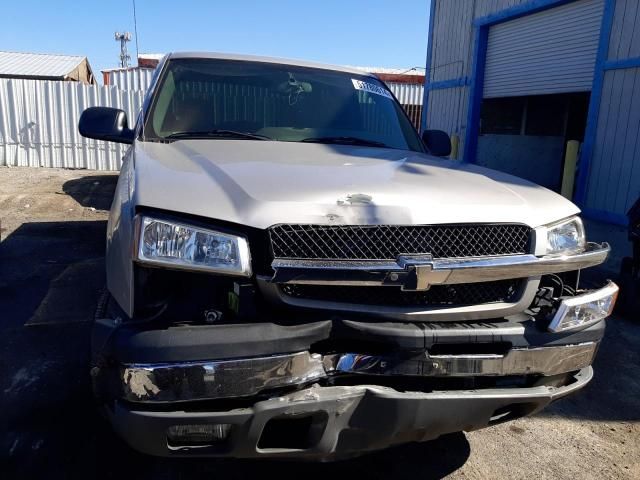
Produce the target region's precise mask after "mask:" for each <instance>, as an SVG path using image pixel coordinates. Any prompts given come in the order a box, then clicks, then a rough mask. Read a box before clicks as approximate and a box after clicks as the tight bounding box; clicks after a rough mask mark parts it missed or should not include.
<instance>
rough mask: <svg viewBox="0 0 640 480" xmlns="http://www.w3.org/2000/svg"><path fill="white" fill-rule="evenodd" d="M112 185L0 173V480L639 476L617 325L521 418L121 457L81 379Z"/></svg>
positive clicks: (638, 443) (103, 180) (635, 405)
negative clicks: (579, 388)
mask: <svg viewBox="0 0 640 480" xmlns="http://www.w3.org/2000/svg"><path fill="white" fill-rule="evenodd" d="M116 179H117V177H116V176H115V175H113V174H104V173H99V172H88V171H69V170H53V169H41V170H37V169H18V168H0V221H1V222H2V224H1V226H0V228H1V232H0V235H1V238H2V243H0V338H1V339H2V340H1V341H0V391H1V392H2V393H1V394H0V432H2V433H1V434H0V477H1V478H22V479H24V478H48V479H57V478H83V479H84V478H123V479H124V478H136V479H140V480H142V479H152V478H153V479H158V478H160V479H165V478H167V479H169V478H179V479H191V478H213V477H216V478H227V479H229V480H231V479H239V478H256V477H258V476H260V477H265V476H267V475H269V476H271V475H274V476H275V475H277V476H278V478H289V477H291V478H297V479H301V478H324V479H326V478H342V477H347V476H349V477H357V478H368V479H377V478H397V479H401V478H411V479H417V478H419V479H423V478H442V477H447V478H454V479H479V478H532V477H533V478H594V479H595V478H597V479H601V478H634V479H635V478H640V347H639V345H640V321H638V320H635V321H634V319H623V318H618V317H614V318H612V319H610V320H609V325H608V329H607V335H606V338H605V341H604V342H603V345H602V347H601V349H600V353H599V356H598V360H597V362H596V364H595V371H596V377H595V380H594V381H593V382H592V383H591V384H590V385H589V386H588V387H587V389H585V390H584V391H583V392H581V393H579V394H578V395H576V396H574V397H571V398H569V399H566V400H564V401H561V402H558V403H556V404H554V405H553V406H551V407H550V408H548V409H547V410H545V411H544V412H542V413H541V414H538V415H536V416H534V417H531V418H526V419H521V420H517V421H515V422H511V423H507V424H503V425H499V426H496V427H493V428H490V429H487V430H482V431H478V432H471V433H466V434H462V433H461V434H456V435H451V436H447V437H445V438H441V439H439V440H437V441H434V442H429V443H425V444H418V445H408V446H403V447H398V448H394V449H391V450H388V451H385V452H381V453H377V454H373V455H369V456H366V457H363V458H360V459H356V460H351V461H347V462H341V463H335V464H326V465H309V464H299V463H285V462H266V461H261V462H238V461H224V462H220V461H196V462H193V461H188V462H186V461H168V460H164V459H156V458H151V457H145V456H142V455H139V454H137V453H135V452H133V451H131V450H130V449H129V448H128V447H126V446H125V445H123V444H122V442H120V440H119V439H118V438H117V437H115V435H114V434H112V432H111V431H110V429H109V427H108V425H107V424H106V423H105V422H104V421H103V420H102V419H101V417H100V416H99V415H98V414H97V412H96V410H95V407H94V405H93V403H92V398H91V391H90V386H89V378H88V372H87V364H88V355H89V331H90V327H91V320H92V317H93V313H94V309H95V304H96V301H97V299H98V296H99V294H100V289H101V288H102V285H103V283H104V281H103V278H104V267H103V264H102V261H103V252H104V230H105V227H106V218H107V210H108V208H109V205H110V203H111V195H112V192H113V189H114V187H115V183H116ZM594 240H603V239H594ZM604 240H606V239H604Z"/></svg>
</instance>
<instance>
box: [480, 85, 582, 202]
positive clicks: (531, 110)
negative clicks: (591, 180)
mask: <svg viewBox="0 0 640 480" xmlns="http://www.w3.org/2000/svg"><path fill="white" fill-rule="evenodd" d="M589 97H590V93H589V92H577V93H562V94H554V95H529V96H519V97H504V98H487V99H484V100H483V102H482V110H481V118H480V138H479V139H478V157H477V158H478V160H477V162H478V164H480V165H483V166H486V167H489V168H493V169H496V170H500V171H503V172H506V173H510V174H513V175H516V176H518V177H522V178H526V179H527V180H531V181H532V182H535V183H537V184H539V185H542V186H544V187H547V188H550V189H551V190H555V191H557V192H559V191H560V187H561V184H562V173H563V168H564V157H565V151H566V145H567V142H568V141H569V140H577V141H578V142H580V143H582V142H583V140H584V132H585V128H586V124H587V111H588V108H589Z"/></svg>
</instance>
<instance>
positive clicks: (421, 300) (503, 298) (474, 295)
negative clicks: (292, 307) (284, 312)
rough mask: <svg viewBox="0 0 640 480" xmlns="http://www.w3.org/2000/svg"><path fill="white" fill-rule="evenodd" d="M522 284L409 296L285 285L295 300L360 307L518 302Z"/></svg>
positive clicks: (389, 290) (443, 288)
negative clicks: (351, 304) (348, 304)
mask: <svg viewBox="0 0 640 480" xmlns="http://www.w3.org/2000/svg"><path fill="white" fill-rule="evenodd" d="M521 285H522V280H517V279H516V280H500V281H496V282H484V283H463V284H458V285H434V286H432V287H431V288H430V289H429V290H427V291H420V292H413V291H410V292H405V291H402V290H401V289H400V287H345V286H327V285H303V284H287V285H282V287H281V288H282V293H284V294H285V295H288V296H290V297H293V298H299V299H306V300H318V301H324V302H337V303H353V304H359V305H389V306H406V307H410V306H420V307H424V306H434V307H435V306H448V307H452V306H463V305H482V304H487V303H499V302H514V301H517V297H518V294H519V292H520V290H521V289H520V286H521Z"/></svg>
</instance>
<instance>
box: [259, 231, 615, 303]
mask: <svg viewBox="0 0 640 480" xmlns="http://www.w3.org/2000/svg"><path fill="white" fill-rule="evenodd" d="M609 251H610V247H609V244H608V243H606V242H605V243H602V244H597V243H592V242H589V243H588V244H587V247H586V249H585V251H584V252H582V253H578V254H574V255H561V256H543V257H536V256H535V255H508V256H498V257H485V258H450V259H432V258H431V257H430V256H413V257H407V256H401V257H400V258H399V259H398V260H397V261H389V262H382V261H373V262H368V261H359V262H344V261H326V260H323V261H319V260H288V259H280V258H276V259H275V260H274V261H273V262H272V264H271V266H272V268H273V269H274V270H275V274H274V275H273V277H272V278H271V279H270V281H271V282H274V283H301V284H311V285H360V286H366V285H369V286H384V285H395V286H401V287H402V288H403V289H404V290H408V291H413V290H428V289H429V287H430V286H431V285H442V284H446V285H449V284H459V283H476V282H489V281H495V280H507V279H511V278H526V277H532V276H537V275H545V274H549V273H560V272H568V271H572V270H579V269H582V268H587V267H592V266H595V265H599V264H601V263H603V262H604V261H605V260H606V258H607V256H608V255H609Z"/></svg>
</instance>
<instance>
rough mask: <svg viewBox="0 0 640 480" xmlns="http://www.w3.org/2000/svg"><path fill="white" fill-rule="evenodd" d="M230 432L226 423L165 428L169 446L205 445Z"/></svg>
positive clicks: (222, 438) (229, 427) (211, 443)
mask: <svg viewBox="0 0 640 480" xmlns="http://www.w3.org/2000/svg"><path fill="white" fill-rule="evenodd" d="M230 432H231V425H230V424H228V423H214V424H200V425H173V426H171V427H169V428H168V429H167V442H168V444H169V446H171V447H207V446H211V445H214V444H216V443H220V442H222V441H224V440H226V439H227V437H228V436H229V433H230Z"/></svg>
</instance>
